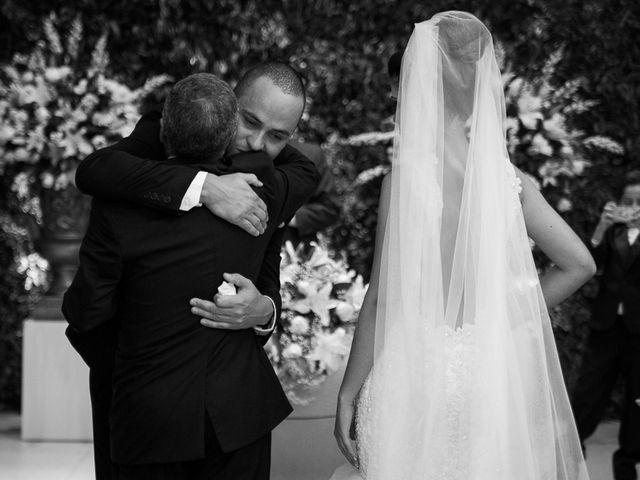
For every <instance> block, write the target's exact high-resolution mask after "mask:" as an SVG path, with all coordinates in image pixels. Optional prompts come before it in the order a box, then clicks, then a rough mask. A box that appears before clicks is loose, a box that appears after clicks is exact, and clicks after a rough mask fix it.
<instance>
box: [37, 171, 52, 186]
mask: <svg viewBox="0 0 640 480" xmlns="http://www.w3.org/2000/svg"><path fill="white" fill-rule="evenodd" d="M40 181H41V182H42V186H43V187H44V188H51V187H53V182H55V178H54V176H53V175H52V174H51V173H49V172H45V173H43V174H42V175H40Z"/></svg>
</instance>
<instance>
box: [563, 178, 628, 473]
mask: <svg viewBox="0 0 640 480" xmlns="http://www.w3.org/2000/svg"><path fill="white" fill-rule="evenodd" d="M639 234H640V171H633V172H629V173H628V174H627V175H626V177H625V180H624V182H623V185H622V194H621V196H620V201H619V203H617V204H616V203H615V202H609V203H607V204H606V205H605V206H604V209H603V211H602V214H601V216H600V221H599V222H598V225H597V226H596V229H595V231H594V233H593V236H592V238H591V246H592V254H593V257H594V259H595V261H596V264H597V266H598V273H597V278H598V281H599V291H598V295H597V297H596V299H595V301H594V303H593V306H592V310H591V322H590V326H591V332H590V334H589V337H588V339H587V344H586V351H585V353H584V357H583V363H582V366H581V369H580V373H579V377H578V383H577V386H576V388H575V390H574V395H573V397H574V398H573V410H574V415H575V418H576V424H577V427H578V434H579V436H580V442H581V444H582V448H583V450H584V443H583V442H584V440H585V439H586V438H588V437H589V436H590V435H591V434H592V433H593V432H594V431H595V429H596V427H597V426H598V423H599V422H600V420H601V419H602V416H603V414H604V411H605V408H606V406H607V403H608V401H609V398H610V397H611V392H612V391H613V389H614V387H615V385H616V383H617V382H618V379H619V378H620V376H622V378H623V380H624V386H625V388H624V390H625V391H624V398H623V403H622V410H621V413H620V431H619V435H618V440H619V444H620V445H619V448H618V450H616V451H615V452H614V454H613V472H614V478H615V480H635V479H636V478H637V473H636V467H635V466H636V463H640V404H638V402H637V399H639V398H640V238H638V237H639Z"/></svg>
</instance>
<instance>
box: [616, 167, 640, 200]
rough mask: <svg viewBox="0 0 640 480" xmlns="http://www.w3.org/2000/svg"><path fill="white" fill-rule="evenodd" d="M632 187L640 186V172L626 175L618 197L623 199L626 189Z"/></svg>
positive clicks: (629, 172) (634, 171)
mask: <svg viewBox="0 0 640 480" xmlns="http://www.w3.org/2000/svg"><path fill="white" fill-rule="evenodd" d="M632 185H640V170H630V171H628V172H627V173H626V174H625V176H624V178H623V180H622V183H621V184H620V190H619V192H618V196H619V197H622V195H624V191H625V189H626V188H627V187H630V186H632Z"/></svg>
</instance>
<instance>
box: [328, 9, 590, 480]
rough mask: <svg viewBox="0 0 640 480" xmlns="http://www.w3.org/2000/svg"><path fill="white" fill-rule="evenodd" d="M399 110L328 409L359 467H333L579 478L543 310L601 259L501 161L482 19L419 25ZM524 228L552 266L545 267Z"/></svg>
mask: <svg viewBox="0 0 640 480" xmlns="http://www.w3.org/2000/svg"><path fill="white" fill-rule="evenodd" d="M396 120H397V125H396V136H395V141H394V157H393V165H392V173H391V174H390V175H389V176H388V177H387V178H385V180H384V182H383V187H382V192H381V198H380V209H379V217H378V219H379V221H378V230H377V236H376V248H375V253H374V261H373V268H372V276H371V283H370V286H369V290H368V292H367V295H366V297H365V300H364V304H363V306H362V309H361V313H360V317H359V321H358V325H357V328H356V332H355V336H354V340H353V345H352V348H351V354H350V357H349V362H348V365H347V369H346V372H345V376H344V380H343V382H342V386H341V388H340V393H339V398H338V408H337V414H336V426H335V436H336V439H337V441H338V445H339V447H340V449H341V451H342V452H343V453H344V455H345V456H346V457H347V459H348V460H349V462H350V463H351V464H352V465H354V466H356V467H358V469H359V472H358V471H355V470H354V469H353V468H341V469H339V470H338V471H337V472H336V473H335V474H334V476H333V477H332V479H335V480H342V479H347V478H360V477H361V476H362V477H364V478H366V479H367V480H378V479H385V480H388V479H411V480H413V479H418V478H424V479H429V480H432V479H434V480H435V479H439V478H442V479H446V480H468V479H475V480H502V479H504V480H507V479H508V480H512V479H514V478H518V479H519V480H586V479H588V474H587V471H586V467H585V462H584V458H583V455H582V451H581V449H580V445H579V442H578V437H577V434H576V429H575V425H574V423H573V417H572V415H571V409H570V406H569V401H568V398H567V393H566V390H565V386H564V382H563V378H562V373H561V370H560V364H559V361H558V356H557V352H556V346H555V342H554V339H553V333H552V330H551V324H550V320H549V315H548V312H547V309H548V308H549V307H551V306H554V305H556V304H557V303H559V302H561V301H562V300H563V299H565V298H566V297H568V296H569V295H571V294H572V293H573V292H575V291H576V290H577V289H578V288H579V287H580V286H581V285H582V284H584V283H585V282H586V281H587V280H588V279H589V278H590V277H591V276H592V275H593V274H594V273H595V264H594V262H593V259H592V258H591V255H590V254H589V252H588V250H587V248H586V247H585V246H584V244H583V243H582V242H581V240H580V239H579V238H578V236H577V235H576V234H575V233H574V232H573V231H572V230H571V228H570V227H569V226H568V225H567V224H566V223H565V222H564V221H563V220H562V218H561V217H560V216H559V215H558V214H557V213H556V212H555V211H554V210H553V208H552V207H551V206H549V204H548V203H547V202H546V201H545V200H544V198H543V197H542V195H541V194H540V192H539V191H538V190H537V189H536V187H535V186H534V185H533V183H532V182H531V181H530V180H529V179H528V178H527V177H526V176H525V175H523V174H522V173H521V172H520V171H518V170H517V169H515V168H514V167H513V166H512V165H511V163H510V161H509V157H508V153H507V149H506V141H505V132H504V128H503V126H504V120H505V105H504V94H503V91H502V81H501V75H500V71H499V68H498V65H497V62H496V59H495V53H494V50H493V43H492V39H491V34H490V33H489V31H488V30H487V29H486V27H485V26H484V25H483V24H482V23H481V22H480V21H479V20H478V19H477V18H475V17H474V16H473V15H471V14H468V13H464V12H445V13H440V14H437V15H435V16H434V17H433V18H431V19H430V20H428V21H426V22H422V23H419V24H416V26H415V29H414V31H413V34H412V36H411V39H410V40H409V43H408V45H407V48H406V50H405V53H404V56H403V61H402V70H401V75H400V89H399V96H398V106H397V111H396ZM529 237H530V238H531V239H533V240H534V241H535V242H536V244H537V245H538V246H539V247H540V248H541V249H542V251H543V252H544V253H545V254H546V255H547V256H548V257H549V258H550V260H551V261H552V262H553V264H554V267H553V268H551V269H550V270H549V271H548V272H546V273H545V274H544V275H543V276H541V277H540V278H538V275H537V271H536V268H535V265H534V262H533V257H532V254H531V249H530V246H529ZM354 416H355V422H354ZM353 424H355V432H353V431H352V426H353ZM354 433H355V435H354ZM356 439H357V440H356Z"/></svg>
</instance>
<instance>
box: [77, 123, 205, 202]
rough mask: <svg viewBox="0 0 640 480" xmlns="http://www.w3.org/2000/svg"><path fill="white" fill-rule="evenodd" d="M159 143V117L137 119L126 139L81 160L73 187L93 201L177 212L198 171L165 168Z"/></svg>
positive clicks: (183, 168) (169, 166)
mask: <svg viewBox="0 0 640 480" xmlns="http://www.w3.org/2000/svg"><path fill="white" fill-rule="evenodd" d="M164 159H165V153H164V148H163V146H162V143H161V142H160V117H159V116H157V115H147V116H144V117H142V118H141V119H140V121H139V122H138V124H137V125H136V128H135V129H134V131H133V132H132V133H131V135H130V136H128V137H125V138H123V139H122V140H120V141H119V142H117V143H116V144H114V145H112V146H110V147H107V148H102V149H100V150H97V151H96V152H94V153H92V154H91V155H89V156H88V157H87V158H85V159H84V160H83V161H82V162H81V163H80V165H79V166H78V170H77V172H76V185H77V186H78V188H79V189H80V191H82V192H83V193H86V194H88V195H92V196H94V197H96V198H102V199H106V200H116V201H125V202H131V203H134V204H137V205H144V206H147V207H152V208H159V209H163V210H168V211H174V212H176V213H179V211H180V204H181V202H182V198H183V197H184V195H185V193H186V192H187V189H188V188H189V185H190V184H191V182H192V181H193V179H194V178H195V176H196V174H197V173H198V171H197V170H196V169H194V168H191V167H188V166H182V165H169V164H165V163H163V162H161V161H160V160H164Z"/></svg>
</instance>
